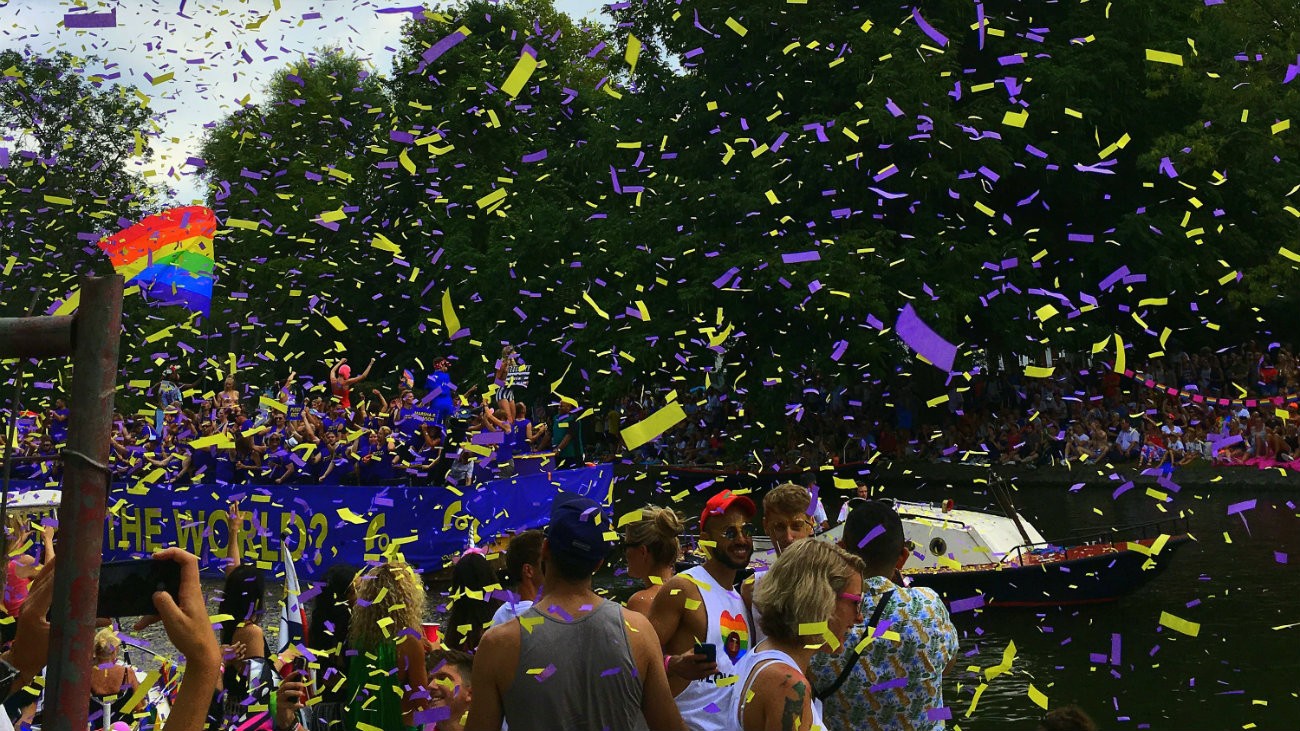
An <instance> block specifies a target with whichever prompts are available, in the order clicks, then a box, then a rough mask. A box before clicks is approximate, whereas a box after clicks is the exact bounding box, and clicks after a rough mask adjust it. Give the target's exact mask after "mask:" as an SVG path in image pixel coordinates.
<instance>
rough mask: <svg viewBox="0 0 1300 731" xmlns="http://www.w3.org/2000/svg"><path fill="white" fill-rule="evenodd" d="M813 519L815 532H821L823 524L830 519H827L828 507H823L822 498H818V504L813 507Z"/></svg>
mask: <svg viewBox="0 0 1300 731" xmlns="http://www.w3.org/2000/svg"><path fill="white" fill-rule="evenodd" d="M812 518H813V531H814V532H821V529H822V523H825V522H826V521H827V520H829V518H827V517H826V506H825V505H822V499H821V498H820V497H819V498H817V504H816V505H814V506H813V514H812Z"/></svg>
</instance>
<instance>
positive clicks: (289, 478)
mask: <svg viewBox="0 0 1300 731" xmlns="http://www.w3.org/2000/svg"><path fill="white" fill-rule="evenodd" d="M1133 365H1134V369H1132V370H1129V371H1127V372H1126V373H1117V372H1114V371H1112V370H1111V368H1110V364H1107V363H1095V364H1093V363H1089V364H1073V363H1069V362H1063V363H1059V364H1058V366H1057V367H1056V369H1055V373H1054V375H1053V377H1051V378H1028V377H1024V376H1023V375H1020V372H1019V371H1015V370H1008V369H1002V370H1000V371H999V372H998V373H997V374H990V373H982V374H975V375H973V376H972V377H971V378H969V379H966V378H954V379H951V381H950V383H949V384H948V386H947V387H946V389H945V390H943V391H941V392H939V394H938V395H937V396H930V397H928V398H924V397H922V396H921V395H919V394H918V389H917V386H916V385H915V384H914V382H913V381H914V380H915V379H910V378H903V377H900V378H897V379H891V380H876V381H872V380H867V381H863V382H860V383H856V384H852V385H844V384H839V383H834V382H831V381H830V380H829V379H827V378H825V377H824V376H823V375H822V374H821V373H819V372H817V371H816V370H810V371H809V372H808V373H806V374H801V376H802V381H803V382H804V384H805V388H803V389H802V392H801V394H800V398H799V399H798V400H797V401H796V402H792V403H790V404H787V409H786V411H787V413H786V417H787V418H786V419H785V422H784V424H783V425H782V428H779V429H777V428H769V427H767V426H764V425H763V424H760V423H757V422H755V421H754V420H753V418H752V416H751V415H749V414H748V411H747V409H746V397H747V396H746V394H745V393H743V392H737V391H726V390H724V389H722V388H719V387H717V386H711V387H709V388H707V389H702V390H697V391H694V392H690V393H685V394H676V396H675V399H676V401H677V403H678V404H680V406H681V408H682V411H683V412H684V414H685V418H684V419H682V420H681V421H680V422H678V423H676V424H674V425H672V426H671V427H670V428H668V429H667V430H665V431H663V432H662V433H661V434H659V435H658V436H657V437H656V438H654V439H651V440H649V441H647V442H646V443H644V444H642V445H640V446H638V447H637V448H636V449H631V450H629V449H627V447H626V445H625V443H624V441H623V439H622V436H621V435H622V431H623V430H624V429H626V428H628V427H629V426H632V425H634V424H638V423H640V422H642V421H644V420H645V419H647V418H649V417H650V416H651V415H652V414H654V413H655V412H656V411H658V410H659V409H661V408H662V407H664V406H665V405H666V403H667V401H666V399H667V398H669V394H670V393H674V392H672V391H671V389H666V388H665V389H657V388H649V389H642V390H641V391H640V392H639V393H638V394H629V395H625V396H624V397H622V398H620V399H617V400H615V401H614V402H612V403H609V404H606V405H590V404H580V403H578V402H577V401H574V400H572V399H568V398H559V399H556V400H552V399H553V396H551V395H549V394H548V395H540V394H538V395H536V396H535V397H533V398H530V393H529V391H528V390H527V383H528V370H527V367H526V366H524V365H522V363H521V362H520V361H519V360H518V355H517V353H515V351H514V349H513V348H510V347H507V348H506V349H505V350H504V351H503V354H502V359H501V360H500V361H498V363H497V368H496V371H495V372H494V373H493V377H492V379H491V381H490V382H489V383H487V384H483V385H484V388H483V393H482V394H481V395H477V396H476V392H477V391H479V387H478V386H473V387H471V388H469V389H465V390H462V389H459V388H457V386H456V385H455V384H454V383H453V382H452V380H451V376H450V371H451V368H452V367H451V363H450V362H449V361H448V360H446V359H439V360H438V361H437V362H436V363H435V364H434V366H433V369H432V370H431V372H430V373H429V375H428V376H427V377H426V378H425V379H424V382H423V387H417V386H416V380H417V379H416V376H415V375H413V374H412V373H411V372H410V371H403V372H402V375H401V377H400V378H399V383H398V387H397V390H396V391H389V392H387V393H386V392H385V391H384V390H383V389H381V388H378V387H375V388H370V389H369V390H368V392H362V391H360V390H359V389H360V386H359V384H361V383H362V382H368V381H367V379H368V378H369V377H370V374H371V371H372V368H373V366H374V362H373V361H372V362H371V363H370V365H369V366H367V367H366V368H365V369H364V370H363V371H362V372H361V373H359V374H357V375H355V376H353V375H352V373H351V370H350V366H349V365H348V364H347V362H346V360H344V361H339V362H337V363H335V364H334V366H333V367H332V368H331V369H330V371H329V375H328V377H327V378H326V379H324V380H322V381H320V382H319V383H316V384H308V385H309V386H310V387H309V388H303V387H302V386H303V385H304V384H302V383H300V382H299V380H298V376H297V374H294V373H292V372H291V373H290V374H289V375H288V378H287V379H286V380H284V381H283V382H280V383H277V384H276V385H275V387H273V388H268V389H264V390H261V391H254V390H250V389H247V388H245V387H242V386H241V385H239V384H238V383H237V382H236V379H235V378H234V377H233V376H230V377H227V378H225V379H224V382H223V383H222V385H221V388H220V389H219V390H218V389H213V390H212V391H209V392H206V393H203V392H202V390H201V389H200V388H196V386H197V383H190V384H183V383H181V382H180V380H181V379H180V376H179V373H178V372H176V371H175V370H174V369H173V370H169V371H167V372H166V373H165V374H164V377H163V378H162V379H161V380H160V381H159V382H158V383H157V384H156V385H155V386H153V387H152V388H151V389H149V392H148V394H147V396H148V398H149V399H150V407H149V408H147V409H144V410H142V411H140V412H137V413H136V414H135V415H121V414H118V415H116V416H115V419H114V426H113V434H112V454H111V461H112V467H113V472H114V477H115V478H116V479H118V480H123V481H127V480H131V479H138V478H140V477H143V476H146V475H147V476H150V477H151V479H153V480H162V481H167V482H179V483H186V482H196V483H203V484H249V483H258V484H268V483H278V484H283V483H286V482H289V483H300V484H301V483H311V484H379V485H383V484H443V483H444V482H450V483H452V484H457V485H463V484H467V483H471V482H474V481H476V480H482V479H487V478H490V477H492V476H495V475H500V474H507V475H508V474H511V473H512V472H513V471H514V470H516V469H517V467H518V465H517V464H516V459H517V458H521V457H523V458H531V457H533V456H535V455H554V456H553V457H547V458H544V459H543V458H538V460H539V461H544V462H545V464H546V465H548V466H553V465H555V464H562V465H569V464H579V463H582V462H588V461H591V462H609V461H625V462H630V463H634V464H640V465H669V466H678V467H692V468H697V469H731V470H734V469H743V470H747V471H757V470H778V469H816V468H819V467H822V466H825V465H842V464H854V463H860V462H866V461H871V460H875V459H882V458H883V459H886V460H897V461H914V460H922V461H930V462H953V463H964V464H976V465H980V464H1018V465H1023V466H1025V467H1029V468H1041V467H1052V466H1058V465H1067V464H1069V463H1071V462H1073V463H1085V462H1087V463H1110V464H1114V465H1118V466H1131V467H1135V468H1138V469H1162V470H1164V471H1170V470H1173V469H1175V468H1178V467H1185V466H1189V465H1193V464H1198V463H1200V464H1207V465H1215V466H1233V465H1252V466H1256V467H1260V468H1269V467H1284V468H1297V467H1300V420H1298V419H1297V418H1296V413H1297V412H1296V411H1295V408H1294V406H1295V399H1293V398H1291V397H1290V396H1289V389H1290V388H1292V387H1294V386H1296V385H1297V384H1300V373H1297V365H1296V359H1295V358H1294V357H1293V356H1292V355H1291V354H1290V351H1289V349H1288V348H1284V347H1279V346H1276V344H1274V346H1272V347H1270V348H1269V349H1267V350H1264V351H1263V352H1260V349H1259V348H1258V347H1257V346H1255V345H1254V344H1253V343H1252V344H1247V345H1246V346H1243V347H1242V348H1241V349H1239V351H1237V352H1234V353H1232V354H1229V355H1224V356H1222V357H1220V355H1218V354H1215V353H1212V352H1209V351H1202V352H1201V353H1198V354H1188V353H1177V354H1174V355H1171V356H1166V357H1163V358H1159V359H1154V360H1151V361H1147V362H1141V363H1137V362H1135V363H1133ZM1243 384H1245V385H1243ZM1225 389H1227V390H1230V391H1232V392H1233V395H1229V394H1228V393H1226V392H1225ZM67 420H68V408H67V404H66V402H65V401H64V400H62V399H55V400H54V402H53V403H52V404H49V405H48V406H47V407H46V408H43V409H40V410H37V411H34V412H25V413H23V414H20V418H19V419H18V421H17V423H18V432H19V433H18V439H17V442H16V444H17V449H16V450H15V456H16V457H17V458H18V459H17V460H15V464H16V468H15V475H16V476H17V477H20V478H28V479H36V480H57V478H58V473H59V465H58V462H57V460H55V459H54V457H55V456H56V455H57V452H58V447H59V446H60V445H61V444H62V442H63V441H64V440H65V439H66V437H67V432H68V421H67Z"/></svg>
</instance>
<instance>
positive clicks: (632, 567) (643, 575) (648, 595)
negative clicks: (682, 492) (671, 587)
mask: <svg viewBox="0 0 1300 731" xmlns="http://www.w3.org/2000/svg"><path fill="white" fill-rule="evenodd" d="M639 512H640V513H641V517H640V518H639V519H637V520H634V521H632V522H631V523H628V524H627V526H626V528H624V531H623V547H624V552H625V553H626V555H627V575H628V576H631V577H632V578H634V579H639V580H641V581H645V582H647V583H648V584H649V586H647V587H646V588H644V589H642V590H641V591H638V592H637V593H635V594H633V595H632V598H631V599H628V600H627V608H628V609H631V610H632V611H634V612H640V613H641V614H644V615H645V616H647V617H649V616H650V605H651V604H652V603H654V599H655V595H656V594H658V593H659V590H660V589H661V588H663V585H664V582H666V581H668V580H669V579H671V578H672V577H673V574H674V573H676V570H675V567H676V565H677V558H678V556H679V555H680V554H681V550H682V546H681V542H680V541H679V540H678V536H680V535H681V534H682V519H681V516H679V515H677V513H675V512H673V511H672V510H669V509H668V508H656V507H654V506H650V507H647V508H644V509H642V510H641V511H639Z"/></svg>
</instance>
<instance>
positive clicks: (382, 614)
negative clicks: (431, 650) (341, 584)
mask: <svg viewBox="0 0 1300 731" xmlns="http://www.w3.org/2000/svg"><path fill="white" fill-rule="evenodd" d="M353 594H354V596H355V597H356V602H355V603H354V604H353V605H352V621H351V623H350V626H349V628H348V632H349V636H348V645H349V648H350V649H352V650H356V654H355V655H353V656H352V657H351V659H350V663H349V665H350V666H349V668H348V695H349V697H350V698H351V701H349V703H348V707H347V713H346V715H347V726H348V728H361V725H360V724H363V723H364V724H368V725H369V726H371V727H375V728H381V729H384V731H396V730H397V729H413V728H416V725H415V722H414V716H415V714H416V713H418V712H420V711H423V710H424V709H425V708H426V706H427V705H428V693H427V692H425V691H424V688H425V686H427V685H428V684H429V678H428V673H427V671H426V669H425V667H424V649H425V647H424V632H423V628H422V623H423V621H424V602H425V599H424V583H423V582H422V581H420V577H419V576H418V575H417V574H416V573H415V569H413V568H411V566H410V565H409V564H407V563H405V562H403V561H400V560H398V561H389V562H386V563H382V564H380V565H378V566H375V567H373V568H371V569H370V570H369V571H366V572H364V573H362V574H358V575H357V578H356V579H355V580H354V581H353Z"/></svg>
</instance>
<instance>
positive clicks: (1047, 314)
mask: <svg viewBox="0 0 1300 731" xmlns="http://www.w3.org/2000/svg"><path fill="white" fill-rule="evenodd" d="M1057 312H1059V310H1057V309H1056V308H1055V307H1053V306H1052V305H1043V306H1042V307H1039V308H1038V310H1037V311H1036V312H1034V314H1035V315H1037V316H1038V319H1039V320H1042V321H1043V322H1046V321H1048V320H1050V319H1051V318H1052V316H1053V315H1055V314H1057Z"/></svg>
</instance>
